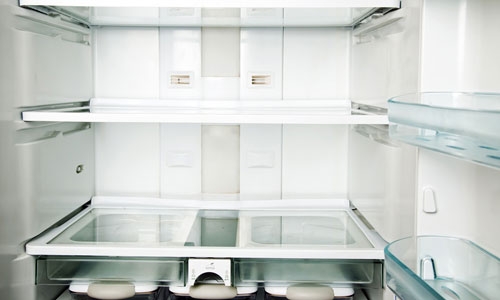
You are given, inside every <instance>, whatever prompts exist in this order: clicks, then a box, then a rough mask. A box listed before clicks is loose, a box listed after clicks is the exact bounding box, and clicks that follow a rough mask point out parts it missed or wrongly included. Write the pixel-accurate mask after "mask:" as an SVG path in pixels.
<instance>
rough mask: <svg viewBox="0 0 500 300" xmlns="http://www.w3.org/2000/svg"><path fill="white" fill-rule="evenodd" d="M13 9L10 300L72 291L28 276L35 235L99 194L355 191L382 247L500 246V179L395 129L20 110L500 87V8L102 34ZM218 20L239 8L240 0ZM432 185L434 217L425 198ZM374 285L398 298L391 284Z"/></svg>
mask: <svg viewBox="0 0 500 300" xmlns="http://www.w3.org/2000/svg"><path fill="white" fill-rule="evenodd" d="M1 3H2V5H3V6H2V9H1V11H0V14H2V17H1V18H0V22H1V23H2V24H1V25H2V26H1V28H0V30H1V32H2V35H3V38H5V39H6V40H9V41H13V43H12V44H10V43H3V42H2V43H0V47H1V53H2V54H5V55H3V58H2V66H5V68H2V71H0V72H2V73H1V74H2V77H1V78H2V80H1V86H2V91H3V92H2V99H1V101H0V105H1V112H2V118H1V122H2V126H0V130H1V136H2V139H3V140H4V141H5V142H2V144H1V146H0V147H1V149H2V152H1V153H2V155H1V159H2V171H1V174H2V180H1V185H2V188H1V190H2V201H1V205H2V207H1V210H0V211H1V213H2V216H1V219H0V220H1V221H0V222H1V225H2V226H0V227H1V228H2V229H1V230H2V236H1V246H2V251H1V252H0V253H1V255H2V259H1V261H2V262H1V267H2V269H6V270H10V271H9V273H5V272H2V273H3V274H12V276H9V278H2V279H1V286H2V294H5V295H9V296H10V298H11V299H53V298H54V297H55V296H56V295H57V294H58V293H59V290H60V287H58V286H55V287H53V286H47V285H38V286H34V285H33V283H34V281H35V273H36V272H35V262H34V259H33V258H32V257H31V256H29V255H26V254H24V249H23V247H24V243H25V241H27V240H29V239H30V238H32V237H34V236H36V235H38V234H40V233H41V232H42V231H44V230H45V229H46V228H47V227H49V226H51V225H52V224H54V223H55V222H57V221H59V220H61V219H62V218H63V217H65V216H66V215H68V214H69V213H71V212H72V211H74V210H76V209H78V208H79V207H81V206H82V205H83V204H84V203H86V202H87V201H88V200H89V199H90V198H91V197H92V196H98V197H107V196H112V197H152V198H158V199H165V200H169V199H176V200H177V199H182V200H179V201H183V200H185V201H190V200H193V199H201V200H205V201H209V200H221V199H223V200H224V201H233V202H234V201H240V200H249V201H263V203H265V201H266V200H269V199H282V200H281V201H290V203H291V202H292V201H294V200H297V199H320V200H323V201H330V200H329V199H349V200H350V201H352V204H353V205H354V206H355V207H356V208H357V209H358V210H359V211H360V212H361V213H362V214H363V216H364V217H365V218H366V219H367V220H368V222H369V223H370V224H371V225H372V226H373V227H374V228H375V230H376V231H377V232H378V233H379V234H380V235H381V236H382V237H383V238H384V239H385V240H386V241H387V242H392V241H395V240H397V239H400V238H403V237H407V236H416V235H444V236H458V237H463V238H466V239H469V240H472V241H473V242H476V243H477V244H479V245H480V246H482V247H484V248H485V249H487V250H488V251H490V252H491V253H493V254H494V255H497V256H498V255H499V254H500V240H499V239H498V238H496V237H497V236H498V234H499V232H498V228H500V227H499V226H498V220H497V218H498V212H499V202H498V200H497V199H496V198H497V197H496V196H497V195H498V194H499V192H500V191H499V187H498V185H497V184H496V183H497V182H498V181H499V179H500V172H498V170H497V169H495V168H491V167H488V166H482V165H479V164H475V163H472V162H468V161H464V160H460V159H457V158H453V157H449V156H446V155H443V154H439V153H435V152H432V151H429V150H423V149H419V148H416V147H414V146H410V145H406V144H404V143H402V142H399V141H397V140H394V139H391V138H390V136H389V134H388V128H387V127H388V126H387V125H385V124H337V123H335V122H330V123H327V124H314V122H308V123H307V124H301V123H298V124H293V122H289V123H287V124H268V123H266V122H261V123H260V124H259V122H255V123H257V124H252V122H245V123H244V124H238V123H236V124H220V123H219V124H218V123H217V122H204V123H199V122H198V123H197V122H187V123H170V122H162V123H158V122H154V123H148V122H140V123H135V122H129V123H127V122H95V123H92V122H91V123H87V122H69V123H66V122H62V123H57V122H23V121H21V120H20V118H19V115H20V111H26V110H31V109H32V108H39V107H41V106H45V107H46V105H54V104H55V103H61V102H69V103H78V104H77V105H76V106H79V105H80V103H81V102H83V101H88V100H89V99H90V98H93V99H104V100H106V99H108V98H116V99H118V100H117V101H118V102H120V101H123V102H126V101H129V103H132V104H134V103H137V104H138V105H141V103H142V102H141V101H143V100H141V99H164V100H176V101H177V100H178V101H187V100H200V101H207V103H208V101H221V102H223V101H225V102H227V103H231V104H233V103H234V102H236V101H248V102H251V101H263V100H264V101H269V102H273V101H277V102H287V101H290V103H292V102H293V101H310V102H311V103H313V105H315V103H317V102H318V101H325V100H326V101H327V102H330V103H334V104H335V105H337V104H338V105H340V106H342V105H344V102H345V101H346V100H349V101H352V102H356V103H361V104H368V105H374V106H377V107H385V106H386V104H385V102H386V101H387V99H389V98H391V97H394V96H397V95H402V94H408V93H416V92H435V91H442V92H454V91H463V92H469V91H470V92H489V93H493V92H496V93H499V92H500V87H499V85H498V82H499V80H500V68H498V66H499V65H500V56H499V55H498V53H499V51H500V49H499V48H500V41H499V38H498V35H497V33H496V28H499V25H500V24H499V21H498V19H497V18H495V13H496V12H498V11H499V9H500V4H499V3H496V2H495V1H487V0H481V1H476V0H475V1H472V0H468V1H467V0H460V1H456V0H445V1H439V2H437V1H421V0H408V1H402V3H401V9H399V10H395V11H393V12H391V13H388V14H386V15H384V16H381V17H379V18H374V19H373V20H372V21H371V23H368V24H365V25H361V26H359V27H357V28H354V29H353V28H350V27H331V26H312V27H305V26H285V27H283V26H265V27H259V26H243V27H235V26H204V27H200V26H180V27H178V26H160V27H158V26H151V25H150V26H132V25H130V24H129V25H123V24H121V25H120V26H113V25H108V24H104V25H103V26H95V27H92V28H91V29H89V30H87V29H84V28H82V27H80V26H76V25H73V24H72V23H69V22H67V23H64V22H63V23H64V24H65V25H64V26H60V25H57V24H60V22H59V23H58V22H55V21H54V20H52V18H51V17H49V16H43V15H41V14H39V13H36V12H33V11H28V10H24V9H23V10H22V11H21V10H20V9H18V8H16V9H15V13H16V14H18V15H21V17H19V16H18V17H16V18H12V17H10V16H11V11H10V10H11V9H14V8H11V5H10V4H12V3H13V1H7V0H4V1H3V2H1ZM4 8H5V9H4ZM104 11H105V10H104ZM138 13H141V11H140V10H139V11H138ZM142 13H147V11H142ZM205 13H206V16H209V11H206V12H205ZM212 13H214V14H215V13H216V15H217V16H218V17H221V16H223V17H226V18H231V17H234V15H235V10H234V9H226V10H219V11H213V12H212ZM139 17H140V16H139ZM9 22H13V23H9ZM101 22H109V23H110V24H112V23H113V21H112V20H111V21H109V20H107V19H105V18H103V19H101ZM268 22H270V21H268ZM13 24H14V25H13ZM34 24H35V25H34ZM50 24H56V26H55V27H54V26H52V25H50ZM11 28H14V29H11ZM31 49H33V51H31ZM35 49H36V51H35ZM256 82H257V83H256ZM120 99H122V100H120ZM304 99H305V100H304ZM82 105H84V104H82ZM54 107H55V108H57V106H54ZM306 107H307V103H306ZM391 126H392V125H391ZM424 194H425V195H427V196H425V195H424ZM429 195H431V198H432V199H431V200H432V203H433V204H435V207H436V209H435V210H433V209H431V210H429V209H428V208H426V209H424V208H423V206H424V205H426V203H428V202H427V201H428V198H426V199H424V197H429ZM117 199H119V198H117ZM118 205H119V204H118ZM12 224H15V225H12ZM0 276H1V275H0ZM4 290H5V292H4ZM365 294H366V296H367V297H368V298H369V299H382V298H384V297H385V298H387V299H388V298H390V297H391V295H390V294H391V293H390V292H389V291H388V290H387V289H386V290H385V291H384V290H383V289H367V290H366V291H365Z"/></svg>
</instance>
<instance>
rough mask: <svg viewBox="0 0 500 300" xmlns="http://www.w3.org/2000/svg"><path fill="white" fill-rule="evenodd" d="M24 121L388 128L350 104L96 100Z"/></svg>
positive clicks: (27, 115)
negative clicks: (373, 126)
mask: <svg viewBox="0 0 500 300" xmlns="http://www.w3.org/2000/svg"><path fill="white" fill-rule="evenodd" d="M22 119H23V120H24V121H38V122H92V123H95V122H110V123H117V122H120V123H184V124H186V123H203V124H207V123H210V124H212V123H213V124H388V123H389V121H388V117H387V115H385V114H380V115H378V114H372V113H364V112H362V111H360V110H357V109H351V108H350V102H349V101H348V100H290V101H288V100H287V101H262V100H258V101H243V100H242V101H240V100H237V101H236V100H235V101H198V100H148V99H144V100H132V99H92V100H91V105H90V107H83V108H81V110H80V111H75V109H68V110H64V109H56V110H39V111H25V112H22Z"/></svg>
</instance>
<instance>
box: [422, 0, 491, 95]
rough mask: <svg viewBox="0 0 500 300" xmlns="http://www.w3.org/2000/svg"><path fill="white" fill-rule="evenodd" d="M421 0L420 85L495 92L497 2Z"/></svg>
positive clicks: (446, 89)
mask: <svg viewBox="0 0 500 300" xmlns="http://www.w3.org/2000/svg"><path fill="white" fill-rule="evenodd" d="M424 3H425V5H424V11H423V26H422V38H423V40H422V72H421V82H422V83H421V85H422V88H421V89H422V91H423V92H426V91H434V92H435V91H462V92H469V91H470V92H499V91H500V88H499V86H498V81H499V80H500V69H499V68H498V65H499V64H500V56H499V55H498V53H499V52H500V37H499V36H498V34H497V28H499V27H500V19H499V18H498V17H497V16H498V11H499V10H500V2H498V1H489V0H460V1H455V0H445V1H432V0H431V1H429V0H427V1H424Z"/></svg>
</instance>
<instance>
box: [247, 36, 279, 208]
mask: <svg viewBox="0 0 500 300" xmlns="http://www.w3.org/2000/svg"><path fill="white" fill-rule="evenodd" d="M240 35H241V56H240V59H241V60H240V72H241V80H240V99H242V100H255V99H258V100H262V101H282V83H283V80H282V79H283V73H282V70H283V64H282V61H283V59H282V58H283V29H282V28H242V29H241V33H240ZM252 77H254V79H255V78H256V77H257V79H258V78H261V79H263V78H265V79H264V80H265V81H266V83H267V84H261V85H256V84H252ZM281 137H282V126H281V125H240V199H243V200H246V199H248V200H253V199H256V200H258V199H280V198H281V140H282V139H281Z"/></svg>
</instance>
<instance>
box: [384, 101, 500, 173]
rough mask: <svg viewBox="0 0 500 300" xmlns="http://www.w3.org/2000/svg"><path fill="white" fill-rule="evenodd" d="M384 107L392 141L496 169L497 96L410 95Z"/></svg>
mask: <svg viewBox="0 0 500 300" xmlns="http://www.w3.org/2000/svg"><path fill="white" fill-rule="evenodd" d="M388 108H389V110H388V112H389V113H388V115H389V121H390V122H391V123H394V124H392V125H390V135H391V137H392V138H395V139H397V140H400V141H402V142H405V143H408V144H411V145H415V146H418V147H422V148H426V149H430V150H434V151H438V152H441V153H445V154H449V155H452V156H455V157H459V158H463V159H466V160H470V161H474V162H478V163H481V164H484V165H488V166H492V167H497V168H498V167H500V94H474V93H421V94H410V95H405V96H401V97H396V98H392V99H390V100H389V105H388Z"/></svg>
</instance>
